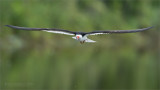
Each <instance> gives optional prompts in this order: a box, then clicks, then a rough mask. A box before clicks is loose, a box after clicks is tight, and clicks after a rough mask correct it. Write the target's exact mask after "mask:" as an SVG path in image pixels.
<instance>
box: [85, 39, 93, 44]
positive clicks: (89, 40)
mask: <svg viewBox="0 0 160 90" xmlns="http://www.w3.org/2000/svg"><path fill="white" fill-rule="evenodd" d="M85 42H91V43H94V42H96V41H93V40H91V39H87V40H85Z"/></svg>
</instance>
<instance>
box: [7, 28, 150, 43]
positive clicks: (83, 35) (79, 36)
mask: <svg viewBox="0 0 160 90" xmlns="http://www.w3.org/2000/svg"><path fill="white" fill-rule="evenodd" d="M6 26H7V27H10V28H14V29H19V30H28V31H46V32H51V33H58V34H65V35H74V37H72V38H73V39H76V40H78V41H80V43H81V44H83V43H84V42H96V41H93V40H91V39H88V38H87V36H88V35H98V34H110V33H134V32H141V31H145V30H148V29H151V28H152V27H147V28H142V29H135V30H99V31H92V32H74V31H68V30H64V29H56V28H27V27H19V26H13V25H6Z"/></svg>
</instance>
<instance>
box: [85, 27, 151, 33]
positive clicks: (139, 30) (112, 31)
mask: <svg viewBox="0 0 160 90" xmlns="http://www.w3.org/2000/svg"><path fill="white" fill-rule="evenodd" d="M152 27H153V26H152ZM152 27H147V28H143V29H136V30H103V31H101V30H100V31H93V32H88V33H86V35H98V34H110V33H134V32H141V31H145V30H148V29H151V28H152Z"/></svg>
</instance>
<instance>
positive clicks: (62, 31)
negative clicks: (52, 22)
mask: <svg viewBox="0 0 160 90" xmlns="http://www.w3.org/2000/svg"><path fill="white" fill-rule="evenodd" d="M6 26H7V27H10V28H14V29H19V30H28V31H46V32H51V33H58V34H65V35H75V34H76V32H72V31H68V30H63V29H56V28H27V27H19V26H13V25H6Z"/></svg>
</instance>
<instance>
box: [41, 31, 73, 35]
mask: <svg viewBox="0 0 160 90" xmlns="http://www.w3.org/2000/svg"><path fill="white" fill-rule="evenodd" d="M43 31H46V32H50V33H58V34H65V35H74V34H72V33H67V32H63V31H47V30H43Z"/></svg>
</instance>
